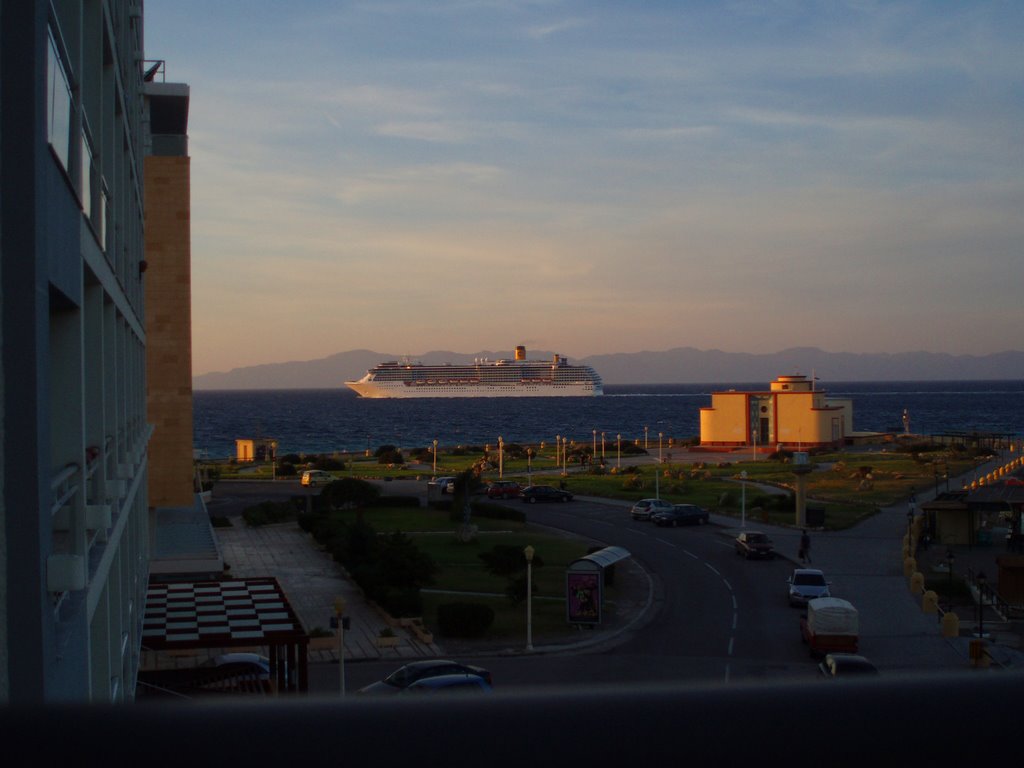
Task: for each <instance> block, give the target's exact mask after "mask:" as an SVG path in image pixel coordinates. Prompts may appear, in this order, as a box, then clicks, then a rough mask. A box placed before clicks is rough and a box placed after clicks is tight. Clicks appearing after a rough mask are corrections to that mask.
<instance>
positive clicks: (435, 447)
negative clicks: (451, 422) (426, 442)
mask: <svg viewBox="0 0 1024 768" xmlns="http://www.w3.org/2000/svg"><path fill="white" fill-rule="evenodd" d="M434 479H435V480H437V440H436V439H435V440H434Z"/></svg>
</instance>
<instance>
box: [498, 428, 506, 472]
mask: <svg viewBox="0 0 1024 768" xmlns="http://www.w3.org/2000/svg"><path fill="white" fill-rule="evenodd" d="M504 476H505V438H503V437H502V436H501V435H498V479H499V480H501V479H502V478H503V477H504Z"/></svg>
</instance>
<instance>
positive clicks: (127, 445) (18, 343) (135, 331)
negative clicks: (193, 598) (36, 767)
mask: <svg viewBox="0 0 1024 768" xmlns="http://www.w3.org/2000/svg"><path fill="white" fill-rule="evenodd" d="M142 21H143V19H142V2H141V0H87V1H86V2H77V1H75V2H72V1H71V0H53V2H51V1H50V0H18V1H17V2H15V1H14V0H0V99H2V104H3V109H2V113H0V173H2V178H3V190H2V197H0V285H2V292H0V295H2V307H0V310H2V322H0V343H2V356H0V366H2V369H0V374H2V376H0V381H2V385H0V386H2V392H0V394H2V401H0V402H2V405H0V419H2V435H3V438H2V446H0V451H2V469H0V488H2V493H0V569H2V577H0V701H6V702H9V703H12V704H31V703H40V702H56V701H92V702H112V701H114V702H116V701H121V700H124V699H127V698H130V697H131V696H132V695H133V691H134V683H135V676H136V672H137V669H138V663H139V651H140V635H141V624H142V613H143V609H144V598H145V593H146V586H147V579H148V565H147V562H148V550H149V521H148V504H147V477H148V465H149V457H148V449H147V446H148V441H149V437H150V432H151V429H150V427H149V426H148V424H147V419H146V386H145V381H146V333H145V313H144V295H143V293H144V291H143V279H144V278H143V274H144V268H145V259H144V250H143V194H144V192H143V160H142V158H143V155H144V148H145V145H146V124H145V104H144V84H143V76H142V66H141V65H142V60H143V55H142V54H143V26H142Z"/></svg>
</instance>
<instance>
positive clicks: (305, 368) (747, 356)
mask: <svg viewBox="0 0 1024 768" xmlns="http://www.w3.org/2000/svg"><path fill="white" fill-rule="evenodd" d="M512 357H513V354H512V351H511V350H502V351H498V352H490V351H486V352H474V353H472V354H464V353H459V352H446V351H434V352H427V353H426V354H423V355H419V356H417V357H415V358H413V360H414V361H419V362H422V363H424V364H426V365H439V364H442V363H472V362H473V361H474V360H475V359H478V358H487V359H490V360H498V359H502V358H506V359H511V358H512ZM553 357H554V353H553V352H546V351H538V350H531V351H530V354H529V358H530V359H531V360H550V359H552V358H553ZM402 359H403V356H400V355H394V354H383V353H380V352H373V351H371V350H368V349H356V350H351V351H349V352H339V353H337V354H334V355H330V356H329V357H324V358H320V359H317V360H304V361H292V362H286V363H268V364H264V365H252V366H247V367H244V368H234V369H232V370H230V371H225V372H213V373H205V374H201V375H198V376H195V377H193V379H192V384H193V387H194V388H195V389H331V388H336V387H339V388H340V387H343V386H344V382H345V381H349V380H352V379H358V378H361V377H362V376H363V375H364V374H365V373H366V371H367V370H368V369H369V368H372V367H373V366H375V365H377V364H378V363H380V362H382V361H384V360H402ZM570 362H571V363H574V364H583V365H590V366H592V367H593V368H594V369H595V370H596V371H597V372H598V373H599V374H600V375H601V378H602V379H603V380H604V383H605V384H613V385H614V384H703V383H722V382H735V383H754V382H765V384H767V383H768V382H770V381H771V380H772V379H774V378H776V377H777V376H783V375H787V374H804V375H808V376H809V375H812V374H813V375H814V376H817V377H818V378H819V379H820V380H822V381H823V382H825V383H826V384H827V383H828V382H829V381H833V382H836V381H943V380H949V381H958V380H977V381H982V380H1000V379H1011V380H1014V379H1016V380H1019V379H1024V352H1021V351H1009V352H999V353H996V354H990V355H950V354H944V353H939V352H899V353H892V354H880V353H850V352H826V351H824V350H821V349H817V348H815V347H794V348H791V349H784V350H782V351H780V352H768V353H756V354H755V353H749V352H723V351H721V350H717V349H710V350H702V349H695V348H693V347H677V348H675V349H668V350H665V351H663V352H619V353H615V354H608V355H592V356H591V357H586V358H582V359H579V360H570Z"/></svg>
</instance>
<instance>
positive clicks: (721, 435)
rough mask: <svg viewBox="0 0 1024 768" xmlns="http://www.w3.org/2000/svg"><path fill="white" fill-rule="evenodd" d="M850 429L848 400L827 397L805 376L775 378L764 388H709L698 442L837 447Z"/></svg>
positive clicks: (704, 444) (761, 446)
mask: <svg viewBox="0 0 1024 768" xmlns="http://www.w3.org/2000/svg"><path fill="white" fill-rule="evenodd" d="M852 431H853V402H852V401H851V400H849V399H838V398H831V397H828V395H827V393H826V392H825V390H822V389H817V388H816V387H815V384H814V380H813V379H808V378H807V377H806V376H800V375H794V376H779V377H778V378H777V379H775V381H773V382H772V383H771V385H770V389H769V390H768V391H742V392H738V391H736V390H728V391H725V392H712V393H711V405H710V406H709V407H705V408H701V409H700V444H701V447H706V448H739V447H753V448H756V449H758V450H762V451H774V450H776V449H777V448H779V447H780V446H782V447H784V448H787V449H790V450H806V449H807V448H815V447H822V446H837V445H841V444H842V443H843V441H844V440H845V439H846V438H847V437H848V436H849V435H850V434H851V433H852Z"/></svg>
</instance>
